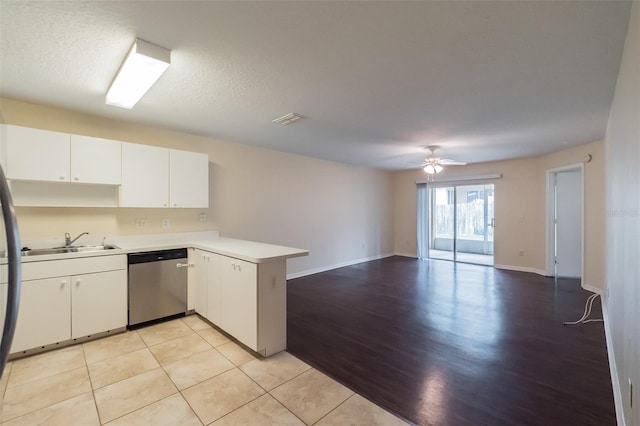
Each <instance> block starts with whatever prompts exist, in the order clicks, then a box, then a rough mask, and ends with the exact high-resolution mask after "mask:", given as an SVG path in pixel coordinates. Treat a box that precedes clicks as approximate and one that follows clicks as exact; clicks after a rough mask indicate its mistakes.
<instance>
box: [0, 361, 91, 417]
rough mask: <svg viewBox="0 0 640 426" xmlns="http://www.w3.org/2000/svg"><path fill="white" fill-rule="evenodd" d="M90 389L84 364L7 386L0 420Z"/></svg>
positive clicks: (55, 402)
mask: <svg viewBox="0 0 640 426" xmlns="http://www.w3.org/2000/svg"><path fill="white" fill-rule="evenodd" d="M87 392H91V385H90V384H89V374H88V373H87V368H86V367H82V368H77V369H75V370H71V371H67V372H65V373H60V374H56V375H55V376H51V377H47V378H44V379H40V380H35V381H33V382H29V383H25V384H23V385H18V386H14V387H10V388H7V390H6V393H5V395H4V400H3V407H2V421H7V420H10V419H13V418H16V417H19V416H22V415H24V414H27V413H30V412H32V411H35V410H39V409H40V408H44V407H48V406H50V405H53V404H57V403H58V402H61V401H64V400H67V399H70V398H73V397H75V396H78V395H81V394H83V393H87Z"/></svg>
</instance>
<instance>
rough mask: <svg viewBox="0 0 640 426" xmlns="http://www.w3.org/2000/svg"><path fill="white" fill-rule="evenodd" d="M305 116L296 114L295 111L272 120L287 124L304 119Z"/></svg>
mask: <svg viewBox="0 0 640 426" xmlns="http://www.w3.org/2000/svg"><path fill="white" fill-rule="evenodd" d="M303 118H305V117H304V116H302V115H300V114H296V113H295V112H290V113H289V114H286V115H283V116H282V117H278V118H276V119H274V120H271V122H272V123H276V124H283V125H286V124H291V123H294V122H296V121H298V120H302V119H303Z"/></svg>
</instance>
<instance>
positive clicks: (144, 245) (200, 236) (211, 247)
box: [0, 231, 309, 263]
mask: <svg viewBox="0 0 640 426" xmlns="http://www.w3.org/2000/svg"><path fill="white" fill-rule="evenodd" d="M219 235H220V234H219V232H217V231H207V232H185V233H179V234H153V235H127V236H112V237H107V238H105V239H104V241H105V244H109V245H114V246H116V247H118V248H117V249H113V250H103V251H92V252H76V253H63V254H48V255H39V256H23V257H22V261H23V262H25V263H26V262H37V261H43V260H60V259H72V258H81V257H92V256H110V255H116V254H126V253H137V252H145V251H154V250H167V249H175V248H190V247H193V248H196V249H201V250H205V251H209V252H212V253H217V254H221V255H224V256H228V257H233V258H236V259H241V260H246V261H247V262H251V263H264V262H273V261H276V260H284V259H289V258H292V257H299V256H307V255H308V254H309V251H308V250H303V249H299V248H293V247H285V246H279V245H274V244H265V243H258V242H255V241H246V240H237V239H233V238H224V237H220V236H219ZM6 261H7V259H6V257H5V258H2V259H0V263H6Z"/></svg>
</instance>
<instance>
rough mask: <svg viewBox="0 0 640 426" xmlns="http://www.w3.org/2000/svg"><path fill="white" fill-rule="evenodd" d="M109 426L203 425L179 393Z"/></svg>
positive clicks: (117, 420)
mask: <svg viewBox="0 0 640 426" xmlns="http://www.w3.org/2000/svg"><path fill="white" fill-rule="evenodd" d="M108 425H109V426H134V425H140V426H146V425H154V426H159V425H171V426H174V425H175V426H178V425H179V426H201V425H202V423H200V420H198V416H196V414H195V413H194V412H193V410H192V409H191V407H189V404H187V402H186V401H185V400H184V398H183V397H182V395H180V394H179V393H177V394H175V395H171V396H170V397H168V398H165V399H162V400H160V401H158V402H154V403H153V404H151V405H147V406H146V407H144V408H141V409H139V410H136V411H134V412H133V413H131V414H127V415H126V416H123V417H120V418H119V419H116V420H114V421H112V422H111V423H109V424H108Z"/></svg>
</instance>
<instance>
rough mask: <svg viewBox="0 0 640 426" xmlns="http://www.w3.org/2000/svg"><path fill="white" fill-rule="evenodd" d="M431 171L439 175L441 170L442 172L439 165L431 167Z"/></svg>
mask: <svg viewBox="0 0 640 426" xmlns="http://www.w3.org/2000/svg"><path fill="white" fill-rule="evenodd" d="M433 169H434V170H435V171H436V173H440V172H441V171H442V170H444V169H443V167H442V166H441V165H440V164H436V165H435V166H433Z"/></svg>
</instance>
